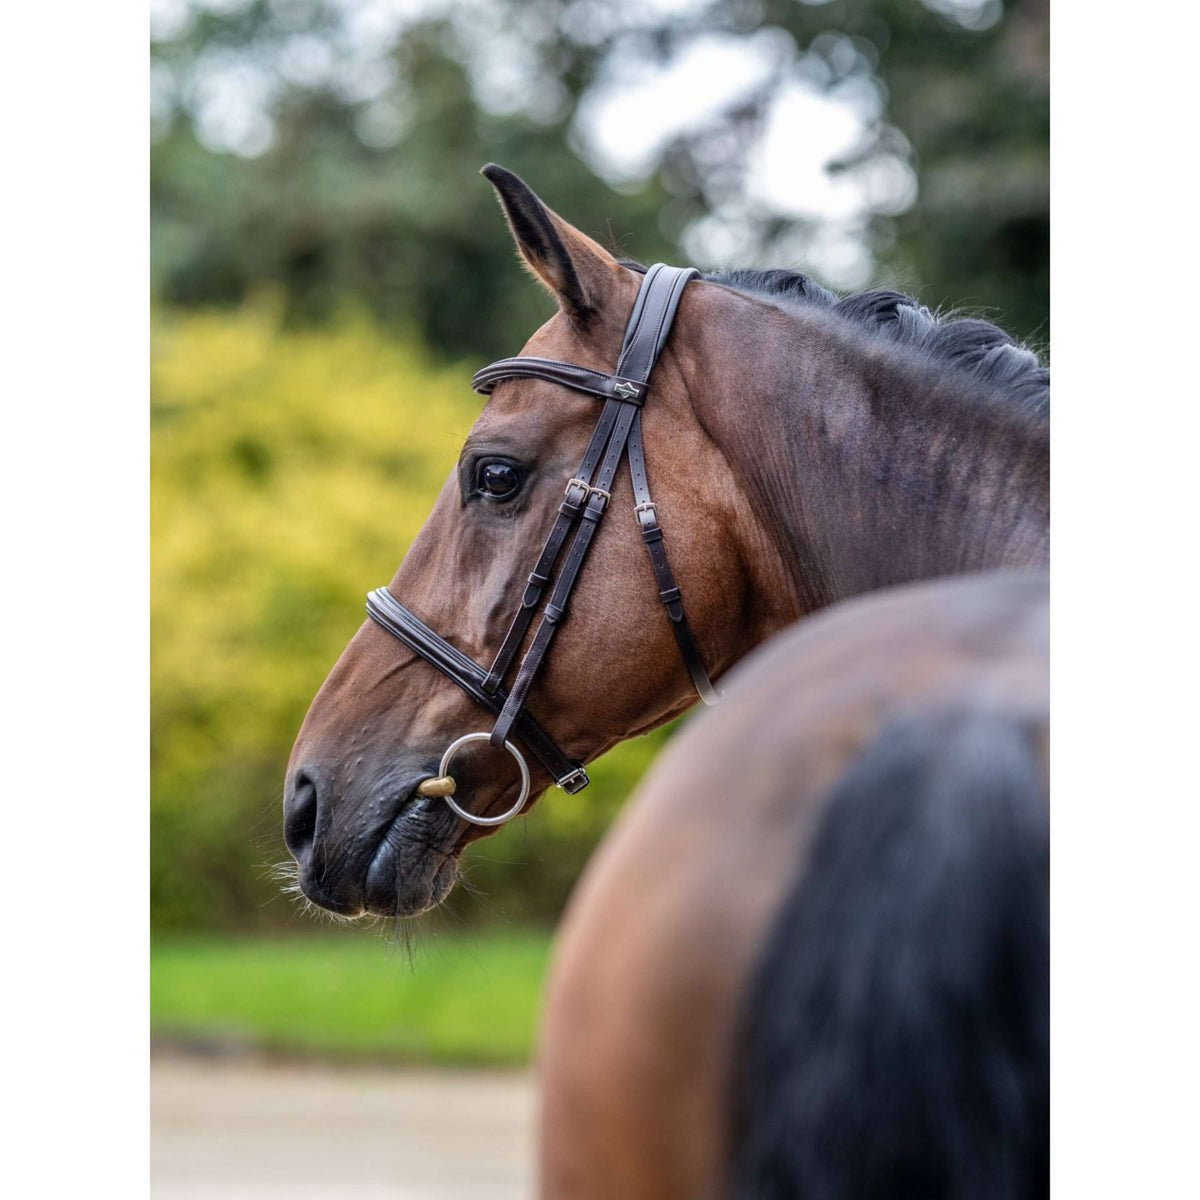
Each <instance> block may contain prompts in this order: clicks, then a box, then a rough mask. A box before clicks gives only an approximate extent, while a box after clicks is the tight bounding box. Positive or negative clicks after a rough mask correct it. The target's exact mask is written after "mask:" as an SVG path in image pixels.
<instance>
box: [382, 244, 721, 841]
mask: <svg viewBox="0 0 1200 1200" xmlns="http://www.w3.org/2000/svg"><path fill="white" fill-rule="evenodd" d="M697 274H698V272H697V271H696V270H695V268H693V267H687V268H684V267H668V266H665V265H664V264H662V263H656V264H655V265H654V266H652V267H651V268H650V269H649V270H648V271H647V272H646V274H645V276H644V278H643V279H642V285H641V288H640V290H639V291H638V295H637V299H636V300H635V301H634V305H633V311H632V312H631V313H630V316H629V323H628V325H627V326H626V329H625V339H624V342H623V343H622V346H621V354H620V357H619V359H618V360H617V369H616V370H615V371H614V372H613V374H611V375H605V374H603V373H602V372H600V371H594V370H592V369H591V368H590V367H581V366H577V365H576V364H574V363H567V362H559V361H558V360H556V359H550V358H535V357H517V358H502V359H500V360H499V361H498V362H494V363H492V364H491V365H490V366H487V367H484V368H483V370H481V371H479V372H477V373H476V375H475V377H474V379H473V380H472V381H471V386H472V387H474V389H475V390H476V391H477V392H480V393H482V394H483V395H485V396H486V395H489V394H490V393H491V391H492V389H493V388H494V387H495V386H496V384H497V383H499V382H500V381H501V380H504V379H546V380H549V381H550V382H551V383H557V384H561V385H562V386H563V387H567V388H572V389H573V390H575V391H577V392H583V393H585V394H586V395H589V396H594V397H596V398H598V399H600V400H603V401H604V407H603V408H602V409H601V411H600V417H599V420H598V421H597V422H596V428H595V431H594V432H593V434H592V437H591V441H590V442H589V443H588V447H587V450H586V452H585V453H584V456H583V462H582V463H581V464H580V466H579V470H578V471H577V472H576V473H575V475H574V476H573V477H572V478H571V480H570V481H569V482H568V483H567V487H566V494H565V495H564V497H563V501H562V503H561V504H560V505H559V508H558V515H557V516H556V517H555V520H554V525H553V526H552V527H551V530H550V535H549V537H547V539H546V542H545V545H543V547H542V550H541V553H540V554H539V555H538V558H537V562H536V563H535V564H534V568H533V570H532V571H531V572H530V574H529V577H528V580H527V582H526V586H525V591H524V594H523V595H522V597H521V603H520V605H519V606H518V608H517V611H516V613H515V614H514V616H513V619H512V623H511V624H510V625H509V628H508V632H507V633H506V634H505V636H504V640H503V642H502V643H501V645H500V649H499V650H498V651H497V653H496V657H495V659H494V660H493V662H492V665H491V666H490V667H489V668H486V669H485V668H484V667H481V666H480V665H479V664H478V663H476V662H475V661H474V660H473V659H471V658H468V657H467V655H465V654H463V653H462V651H460V650H459V649H457V648H456V647H455V646H453V645H451V644H450V643H449V642H448V641H446V639H445V638H443V637H441V636H440V635H439V634H437V633H435V632H434V631H433V630H432V629H430V627H429V626H428V625H426V624H425V623H424V621H422V620H421V619H420V618H419V617H417V616H416V615H415V614H414V613H412V612H411V611H410V610H409V609H407V608H405V606H404V605H403V604H401V603H400V601H399V600H397V599H396V598H395V597H394V596H393V595H392V594H391V593H390V592H389V591H387V589H386V588H376V589H375V591H373V592H371V593H370V594H369V595H368V596H367V613H368V615H369V616H370V617H371V619H372V620H374V621H376V622H377V623H378V624H379V625H381V626H382V627H383V628H384V629H386V630H387V631H388V633H390V634H392V635H393V636H394V637H396V638H398V639H399V640H400V641H401V642H403V643H404V644H405V645H406V646H408V647H409V649H411V650H413V651H415V652H416V653H417V654H419V655H420V656H421V657H422V658H424V659H425V660H426V662H428V663H430V664H432V665H433V666H435V667H436V668H437V669H438V670H439V671H441V672H442V674H443V675H445V676H446V677H447V678H449V679H452V680H453V681H454V682H455V683H456V684H458V686H459V687H460V688H462V689H463V691H464V692H466V693H467V695H468V696H470V697H471V698H472V699H473V700H475V701H476V702H477V703H479V704H481V705H482V706H483V707H484V708H487V709H489V710H490V711H491V712H493V713H495V714H496V724H495V725H494V726H493V728H492V730H491V732H490V733H472V734H467V735H465V736H463V737H460V738H458V739H457V740H456V741H454V742H453V743H452V744H451V745H450V746H449V747H448V748H447V750H446V752H445V754H444V755H443V756H442V761H441V765H440V767H439V775H440V776H441V778H439V779H438V780H437V781H436V782H437V786H436V787H435V788H433V789H432V790H431V791H430V794H436V795H439V796H442V797H443V798H444V799H445V801H446V803H447V804H448V805H449V806H450V807H451V808H452V809H453V810H454V812H455V813H457V814H458V815H459V816H460V817H461V818H462V819H463V820H464V821H469V822H471V823H472V824H476V825H500V824H503V823H504V822H505V821H508V820H510V819H511V818H512V817H515V816H516V815H517V813H519V812H520V811H521V809H522V808H523V807H524V805H525V801H526V800H527V799H528V797H529V786H530V784H529V769H528V767H527V766H526V764H525V760H524V758H523V757H522V755H521V752H520V750H519V749H518V748H517V746H516V745H515V744H514V742H513V740H512V739H513V737H514V736H515V738H516V739H517V740H519V741H520V742H522V743H524V745H525V746H526V747H527V748H528V749H529V750H530V751H532V752H533V755H534V757H535V758H537V760H538V761H539V762H540V763H541V764H542V766H543V767H544V768H545V769H546V771H547V772H549V774H550V775H551V776H552V777H553V778H554V781H555V783H556V784H557V785H558V786H559V787H560V788H562V789H563V791H565V792H568V793H570V794H574V793H575V792H579V791H581V790H582V789H583V788H585V787H587V785H588V776H587V771H586V770H584V767H583V764H582V763H579V762H576V761H574V760H573V759H570V758H568V757H567V756H566V755H565V754H564V753H563V752H562V751H561V750H560V749H559V747H558V745H557V744H556V743H555V741H554V739H553V738H551V737H550V735H549V734H548V733H546V731H545V730H544V729H542V727H541V726H540V725H539V724H538V723H537V722H536V721H535V720H534V719H533V717H532V716H530V714H529V713H528V712H527V711H526V710H525V701H526V699H527V697H528V695H529V689H530V688H531V687H532V685H533V681H534V679H535V677H536V676H537V672H538V669H539V667H540V666H541V664H542V661H543V659H544V658H545V656H546V653H547V651H548V650H549V648H550V643H551V642H552V641H553V640H554V635H555V633H557V631H558V629H559V627H560V626H561V625H562V623H563V621H564V620H565V618H566V615H567V602H568V600H569V599H570V596H571V592H572V590H573V589H574V587H575V584H576V582H577V580H578V578H579V573H580V571H581V569H582V567H583V563H584V559H585V558H586V557H587V553H588V549H589V547H590V546H591V544H592V539H593V538H594V537H595V534H596V529H597V527H598V526H599V524H600V522H601V520H602V519H603V517H604V514H605V512H607V510H608V505H609V502H610V500H611V499H612V486H613V481H614V479H615V478H616V474H617V468H618V467H619V466H620V465H621V458H622V456H623V454H624V453H625V451H626V449H627V448H628V451H629V470H630V475H631V477H632V479H633V495H634V515H635V516H636V518H637V522H638V526H639V528H640V529H641V533H642V540H643V541H644V542H645V543H646V549H647V552H648V553H649V556H650V563H651V566H652V567H653V569H654V577H655V579H656V580H657V582H658V596H659V599H660V600H661V601H662V602H663V605H664V606H665V608H666V610H667V616H668V618H669V619H670V623H671V630H672V632H673V633H674V635H675V640H676V642H677V644H678V646H679V652H680V654H681V656H682V658H683V662H684V665H685V666H686V667H687V670H688V674H689V675H690V676H691V679H692V684H693V686H694V687H695V688H696V691H697V692H698V693H699V695H700V699H701V700H703V701H704V703H705V704H715V703H716V701H717V693H716V690H715V689H714V688H713V685H712V681H711V680H710V679H709V677H708V671H707V670H706V669H705V666H704V659H703V657H702V656H701V654H700V650H699V647H698V646H697V644H696V640H695V638H694V637H693V636H692V631H691V627H690V626H689V625H688V620H687V616H686V614H685V613H684V609H683V597H682V595H681V594H680V591H679V585H678V584H677V583H676V581H675V575H674V572H673V571H672V570H671V565H670V563H669V562H668V560H667V553H666V547H665V546H664V544H663V532H662V528H661V527H660V525H659V523H658V510H657V508H656V507H655V505H654V501H653V500H652V499H651V497H650V485H649V481H648V478H647V475H646V454H645V447H644V445H643V443H642V406H643V404H644V403H645V401H646V396H647V392H648V390H649V381H650V374H651V372H652V371H653V370H654V365H655V363H656V362H657V361H658V356H659V355H660V354H661V353H662V349H663V346H664V345H666V341H667V337H668V336H669V334H670V332H671V325H672V322H673V321H674V319H675V312H676V309H677V308H678V307H679V300H680V297H681V296H682V295H683V289H684V288H685V287H686V286H687V284H688V282H689V281H690V280H692V279H694V278H695V277H696V275H697ZM572 530H574V531H575V537H574V540H573V541H572V543H571V547H570V550H568V552H567V555H566V558H565V559H564V561H563V564H562V567H561V570H560V571H559V574H558V577H557V579H556V578H555V575H554V570H555V567H556V565H557V564H558V560H559V557H560V555H561V553H562V550H563V547H564V546H565V545H566V542H567V538H568V536H569V535H570V533H571V531H572ZM552 585H553V586H552ZM547 589H551V590H550V597H549V599H548V600H546V603H545V605H544V606H543V607H542V611H541V619H540V620H539V622H538V626H537V629H536V631H535V632H534V635H533V640H532V641H531V642H530V644H529V649H528V650H527V651H526V652H525V655H524V657H523V658H522V659H521V662H520V665H519V666H518V668H517V672H516V677H515V678H514V680H513V682H512V686H511V688H510V689H508V690H506V688H505V686H504V680H505V679H506V677H507V676H508V673H509V670H510V668H511V667H512V664H513V661H514V659H515V658H516V655H517V651H518V650H519V649H520V647H521V643H522V642H523V641H524V639H525V635H526V634H527V633H528V631H529V627H530V625H532V624H533V621H534V618H535V616H536V615H537V611H538V608H539V606H540V605H542V599H543V597H544V596H545V594H546V591H547ZM483 740H487V741H489V742H490V743H491V745H493V746H495V747H497V748H500V747H503V748H505V749H507V750H508V751H509V753H510V754H512V755H513V757H514V758H515V759H516V760H517V764H518V767H519V769H520V771H521V788H520V795H519V797H518V799H517V801H516V803H515V804H513V805H512V807H511V808H510V809H509V810H508V811H507V812H505V813H503V814H502V815H500V816H498V817H478V816H475V815H474V814H472V813H468V812H466V811H465V810H464V809H462V808H461V807H460V806H459V805H458V804H457V803H456V802H455V801H454V799H453V781H452V780H449V779H448V777H447V770H448V768H449V765H450V760H451V759H452V758H453V756H454V754H455V752H456V751H457V750H458V749H459V748H460V747H461V746H463V745H466V744H467V743H469V742H474V741H483ZM426 782H427V783H429V782H431V781H426Z"/></svg>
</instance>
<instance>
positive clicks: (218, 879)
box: [151, 298, 661, 930]
mask: <svg viewBox="0 0 1200 1200" xmlns="http://www.w3.org/2000/svg"><path fill="white" fill-rule="evenodd" d="M280 312H281V308H280V306H279V305H277V304H276V303H274V302H272V300H271V299H270V298H260V299H259V300H257V301H256V302H255V303H253V304H251V305H248V306H246V307H244V308H243V309H241V310H240V311H238V312H234V313H229V312H222V313H215V312H214V313H196V312H192V313H187V314H182V313H179V312H175V311H165V312H160V313H158V314H157V315H156V320H155V324H154V333H153V337H152V375H151V378H152V411H151V480H152V496H151V529H152V560H151V561H152V589H153V590H152V598H151V637H152V667H151V674H152V680H151V684H152V713H153V724H152V736H151V754H152V762H151V770H152V816H153V820H152V864H153V867H152V914H153V920H154V924H155V928H156V929H159V930H165V929H168V928H174V929H180V928H195V927H210V928H211V927H216V926H225V927H236V926H247V925H258V924H262V923H264V922H290V921H294V920H296V918H295V917H293V916H292V914H291V910H290V907H289V906H288V905H287V904H286V902H285V901H282V900H279V899H277V898H276V893H277V888H276V885H275V884H274V883H272V882H271V881H270V880H269V879H267V878H266V877H265V872H264V870H263V867H264V866H265V865H266V864H269V863H271V862H277V861H279V860H280V859H281V858H282V857H283V856H284V850H283V847H282V840H281V838H280V835H279V823H280V822H279V805H280V798H281V791H282V780H283V772H284V767H285V764H286V762H287V756H288V751H289V749H290V747H291V743H292V739H293V738H294V736H295V733H296V730H297V729H298V728H299V724H300V721H301V719H302V718H303V715H304V711H305V709H306V707H307V705H308V702H309V700H310V699H311V697H312V695H313V694H314V692H315V691H316V689H317V688H318V687H319V686H320V683H321V681H322V679H323V678H324V677H325V675H326V673H327V672H328V670H329V668H330V666H331V665H332V664H333V662H334V660H335V659H336V658H337V656H338V655H339V654H340V653H341V650H342V648H343V646H344V645H345V643H346V642H347V640H348V639H349V637H350V636H351V634H352V633H353V632H354V630H355V629H356V628H357V626H358V624H359V622H360V621H361V619H362V602H363V594H364V592H365V591H366V590H367V588H368V587H371V586H375V585H376V584H378V583H379V582H381V581H383V580H386V579H388V578H390V577H391V575H392V573H393V572H394V570H395V567H396V565H397V563H398V562H399V561H400V559H401V558H402V557H403V555H404V552H405V550H406V549H407V547H408V544H409V542H410V541H411V539H412V538H413V536H414V535H415V534H416V532H417V530H418V529H419V528H420V526H421V524H422V522H423V521H424V520H425V517H426V515H427V514H428V512H429V510H430V507H431V506H432V504H433V500H434V497H435V496H436V494H437V491H438V489H439V488H440V486H441V484H442V481H443V480H444V479H445V477H446V474H447V472H448V471H449V470H450V469H451V467H452V466H453V464H454V462H455V459H456V458H457V455H458V451H459V449H460V447H461V445H462V441H463V438H464V437H465V436H466V434H467V432H468V430H469V429H470V427H471V425H472V423H473V421H474V419H475V416H476V414H477V413H478V411H479V404H480V400H479V397H477V396H475V395H474V393H472V391H471V390H470V387H469V378H470V370H469V368H468V367H467V366H465V365H438V364H436V363H435V362H434V361H433V360H432V359H431V358H430V357H429V356H428V355H427V354H426V353H425V352H424V351H423V349H422V348H421V347H420V346H418V345H416V344H414V343H413V342H412V341H411V340H405V339H403V338H397V337H395V336H394V335H392V334H389V333H387V332H386V331H384V330H381V329H380V328H379V327H378V326H377V325H376V324H374V323H373V322H371V321H370V320H369V319H368V318H367V317H366V316H365V315H361V314H355V313H346V314H343V315H342V317H341V318H340V319H339V320H338V321H336V322H335V323H334V324H333V325H331V326H327V327H324V328H320V329H306V330H289V329H286V328H284V327H283V326H282V325H281V320H280ZM660 741H661V735H660V736H658V737H653V738H650V739H639V740H638V741H636V742H633V743H629V744H627V745H626V746H624V747H621V748H620V749H618V750H617V751H615V752H614V753H613V754H610V755H609V756H608V757H607V758H606V760H605V761H604V762H603V763H601V764H598V767H597V769H596V771H595V772H594V773H593V777H594V779H595V782H594V783H593V785H592V787H590V788H588V789H587V790H586V791H584V792H583V793H582V794H581V795H580V796H578V797H567V796H563V795H562V794H561V793H557V792H554V793H551V795H550V796H548V797H547V798H546V800H545V802H543V803H542V804H541V805H539V807H538V809H537V810H535V813H534V814H533V815H532V816H531V817H530V818H528V819H527V820H526V821H524V822H518V823H516V827H515V828H510V829H508V830H506V831H505V832H503V833H502V834H501V835H499V836H498V837H496V838H491V839H488V840H487V841H486V842H484V843H483V844H482V845H481V846H480V848H479V849H478V851H476V852H475V855H474V858H473V860H472V863H471V864H470V865H469V867H468V873H469V875H470V878H471V880H472V882H473V883H475V884H477V885H478V889H479V891H480V892H483V893H485V894H486V900H481V899H479V898H478V897H471V896H468V897H466V898H462V897H460V898H459V899H458V901H457V903H458V907H459V910H460V912H463V913H466V914H470V915H472V916H477V915H479V914H480V913H481V912H482V911H483V910H484V909H487V910H490V911H496V910H499V911H500V912H502V913H504V914H505V915H506V916H510V917H531V918H551V917H553V916H554V915H555V914H556V913H557V911H558V908H559V907H560V906H561V903H562V901H563V899H564V897H565V895H566V893H567V891H568V889H569V886H570V883H571V881H572V879H573V878H574V876H575V874H576V873H577V872H578V870H579V868H580V866H581V865H582V863H583V862H584V861H585V860H586V857H587V855H588V853H589V852H590V850H591V847H592V846H593V845H594V843H595V841H596V839H597V838H598V837H599V836H600V834H601V833H602V832H603V830H604V828H605V827H606V825H607V823H608V821H609V820H610V819H611V816H612V814H613V812H614V811H615V810H616V809H617V808H618V807H619V806H620V803H621V802H622V800H623V799H624V797H625V795H626V794H627V793H628V790H629V788H630V787H631V786H632V784H633V783H634V782H635V781H636V779H637V778H638V776H639V775H640V774H641V771H642V770H643V769H644V767H645V765H646V764H647V763H648V762H649V760H650V758H651V757H652V756H653V753H654V752H655V750H656V748H657V745H658V743H659V742H660Z"/></svg>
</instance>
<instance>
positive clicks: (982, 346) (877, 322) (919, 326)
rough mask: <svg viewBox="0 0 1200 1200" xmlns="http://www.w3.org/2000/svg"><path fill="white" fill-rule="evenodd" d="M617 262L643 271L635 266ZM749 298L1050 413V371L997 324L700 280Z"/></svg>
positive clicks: (813, 292)
mask: <svg viewBox="0 0 1200 1200" xmlns="http://www.w3.org/2000/svg"><path fill="white" fill-rule="evenodd" d="M622 265H623V266H627V267H630V268H632V269H633V270H636V271H641V272H643V273H644V272H645V270H646V268H645V267H644V266H642V264H641V263H636V262H630V261H628V260H622ZM701 278H702V279H706V280H708V281H709V282H710V283H720V284H723V285H724V286H725V287H729V288H733V289H734V290H735V291H738V292H744V293H746V294H747V295H752V296H763V297H767V298H769V299H771V300H777V301H781V302H782V303H783V304H785V305H788V306H793V307H796V306H808V307H812V308H818V309H821V310H822V311H824V312H829V313H833V314H834V315H835V316H838V317H843V318H844V319H845V320H847V321H850V322H852V323H853V324H855V325H857V326H859V327H860V328H862V329H865V330H867V331H868V332H869V333H871V334H872V335H873V336H875V337H878V338H880V339H882V340H884V341H888V342H893V343H895V344H896V345H902V346H907V347H910V348H911V349H914V350H917V351H921V352H923V353H925V354H927V355H929V357H931V358H933V359H936V360H937V361H938V362H942V363H948V364H950V365H951V366H954V367H957V368H958V369H959V370H961V371H965V372H966V373H967V374H968V375H971V376H972V377H973V378H975V379H978V380H980V381H981V382H983V383H986V384H989V385H991V386H992V387H994V388H995V389H996V390H997V391H999V392H1002V393H1003V394H1004V395H1005V396H1008V397H1009V398H1010V399H1012V400H1014V401H1015V402H1016V403H1017V404H1019V405H1020V406H1021V407H1022V408H1023V409H1025V410H1026V411H1028V412H1031V413H1033V414H1035V415H1036V416H1039V417H1043V418H1048V417H1049V415H1050V371H1049V369H1048V368H1046V367H1044V366H1042V363H1041V359H1039V358H1038V356H1037V354H1035V353H1034V352H1033V351H1032V350H1030V349H1029V348H1028V347H1027V346H1022V345H1020V344H1019V343H1018V342H1017V341H1015V340H1014V339H1013V338H1012V337H1011V336H1009V334H1007V333H1005V332H1004V330H1003V329H1001V328H1000V327H999V326H998V325H993V324H992V323H991V322H990V321H981V320H978V319H977V318H974V317H950V316H939V315H937V314H935V313H933V312H930V310H929V309H928V308H926V307H925V306H924V305H923V304H920V303H918V302H917V301H916V300H914V299H913V298H912V297H911V296H906V295H904V294H903V293H902V292H891V291H886V290H879V291H870V292H859V293H858V294H857V295H853V296H838V295H837V294H836V293H834V292H831V291H830V290H829V289H828V288H824V287H822V286H821V285H820V284H819V283H815V282H814V281H813V280H811V279H809V278H808V276H807V275H801V274H800V272H799V271H783V270H769V271H757V270H747V269H741V268H739V269H735V270H728V271H713V272H710V273H708V274H705V275H702V276H701Z"/></svg>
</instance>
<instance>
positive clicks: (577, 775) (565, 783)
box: [555, 767, 588, 794]
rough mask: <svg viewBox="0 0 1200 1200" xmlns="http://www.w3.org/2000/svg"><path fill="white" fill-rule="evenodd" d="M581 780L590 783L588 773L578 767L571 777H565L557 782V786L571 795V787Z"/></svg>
mask: <svg viewBox="0 0 1200 1200" xmlns="http://www.w3.org/2000/svg"><path fill="white" fill-rule="evenodd" d="M580 779H582V780H583V782H584V783H587V782H588V773H587V770H586V769H585V768H584V767H576V768H575V770H574V771H572V772H571V773H570V775H564V776H563V777H562V778H561V779H557V780H555V785H556V786H557V787H560V788H562V790H563V791H564V792H568V794H569V785H570V784H572V783H576V782H578V781H579V780H580Z"/></svg>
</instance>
